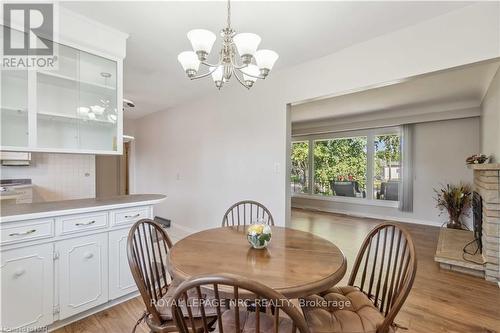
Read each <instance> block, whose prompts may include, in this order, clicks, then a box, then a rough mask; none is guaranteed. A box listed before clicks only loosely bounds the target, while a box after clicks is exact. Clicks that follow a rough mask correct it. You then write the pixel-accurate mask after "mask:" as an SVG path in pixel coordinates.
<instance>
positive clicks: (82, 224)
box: [75, 220, 95, 227]
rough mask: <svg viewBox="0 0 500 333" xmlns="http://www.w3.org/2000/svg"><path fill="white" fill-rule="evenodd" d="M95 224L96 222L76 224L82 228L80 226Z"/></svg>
mask: <svg viewBox="0 0 500 333" xmlns="http://www.w3.org/2000/svg"><path fill="white" fill-rule="evenodd" d="M94 223H95V220H92V221H90V222H85V223H81V222H78V223H75V225H76V226H79V227H80V226H84V225H91V224H94Z"/></svg>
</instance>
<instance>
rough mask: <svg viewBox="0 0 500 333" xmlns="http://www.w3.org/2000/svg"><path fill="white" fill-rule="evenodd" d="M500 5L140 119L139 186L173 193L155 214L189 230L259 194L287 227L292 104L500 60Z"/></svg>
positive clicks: (471, 9)
mask: <svg viewBox="0 0 500 333" xmlns="http://www.w3.org/2000/svg"><path fill="white" fill-rule="evenodd" d="M498 7H499V4H498V3H479V4H475V5H471V6H467V7H464V8H462V9H459V10H456V11H453V12H451V13H448V14H445V15H442V16H440V17H437V18H435V19H431V20H428V21H425V22H423V23H420V24H416V25H413V26H411V27H408V28H405V29H402V30H399V31H397V32H394V33H392V34H388V35H385V36H381V37H378V38H375V39H372V40H370V41H367V42H364V43H361V44H357V45H354V46H352V47H349V48H346V49H344V50H342V51H339V52H337V53H335V54H332V55H329V56H327V57H323V58H320V59H316V60H314V61H310V62H307V63H303V64H301V65H298V66H295V67H293V68H289V69H286V70H282V71H280V72H276V73H271V75H270V77H269V78H268V79H267V80H266V81H265V82H258V84H256V86H255V87H254V88H252V90H251V91H244V89H242V88H241V87H239V86H238V85H237V83H236V82H231V84H230V85H229V86H227V87H225V88H224V89H223V90H222V91H221V92H219V91H217V90H216V89H215V88H214V90H213V93H212V94H211V95H210V96H207V97H205V98H197V99H196V100H194V101H193V102H192V103H190V104H186V105H182V106H179V107H175V108H172V109H170V110H166V111H163V112H157V113H154V114H151V115H149V116H146V117H144V118H141V119H140V120H138V121H137V122H136V124H135V125H136V133H135V136H136V139H137V141H136V148H137V149H136V153H137V154H136V173H137V174H136V186H137V191H138V192H158V193H165V194H167V195H168V198H167V200H166V201H165V202H164V203H162V204H160V205H159V206H158V207H157V210H156V212H157V213H158V214H159V215H163V216H166V217H170V218H172V219H173V223H177V224H180V225H182V226H183V227H185V228H186V229H187V230H197V229H202V228H207V227H209V226H216V225H219V224H220V220H221V218H222V214H223V213H224V210H225V209H226V208H227V207H228V206H229V205H230V204H231V203H233V202H235V201H237V200H240V199H245V198H254V199H257V200H259V201H262V202H263V203H264V204H265V205H267V206H268V207H269V208H270V209H271V211H272V213H273V215H274V216H275V220H276V221H277V223H278V224H284V223H285V216H286V208H285V207H286V193H287V190H288V183H287V181H286V162H287V153H286V150H287V149H286V147H287V115H286V104H287V103H289V102H293V101H300V100H305V99H309V98H315V97H318V96H325V95H330V94H335V93H340V92H342V91H349V90H352V89H355V88H360V87H366V86H370V85H374V84H379V83H382V82H388V81H392V80H396V79H400V78H405V77H409V76H413V75H418V74H422V73H426V72H431V71H435V70H439V69H443V68H449V67H454V66H458V65H463V64H467V63H472V62H476V61H481V60H485V59H490V58H495V57H498V56H500V45H499V40H500V38H499V34H500V32H499V30H498V26H499V18H498ZM444 27H445V28H444ZM166 75H168V73H166ZM193 84H212V82H210V80H209V79H207V80H206V81H205V82H203V83H193ZM460 159H461V160H462V157H460ZM462 162H463V161H462ZM276 171H277V172H276ZM177 175H179V179H177Z"/></svg>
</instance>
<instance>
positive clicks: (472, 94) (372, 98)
mask: <svg viewBox="0 0 500 333" xmlns="http://www.w3.org/2000/svg"><path fill="white" fill-rule="evenodd" d="M499 66H500V62H498V61H497V62H486V63H479V64H473V65H469V66H465V67H461V68H456V69H450V70H446V71H440V72H437V73H429V74H426V75H422V76H419V77H416V78H410V79H408V80H407V81H403V82H400V83H395V84H392V85H388V86H385V87H380V88H374V89H368V90H364V91H360V92H355V93H350V94H345V95H341V96H337V97H331V98H326V99H321V100H317V101H314V102H309V103H304V104H300V105H297V106H294V107H293V108H292V122H294V123H298V122H305V121H315V120H320V119H328V118H330V119H331V118H335V117H344V116H347V115H354V114H363V113H369V112H375V111H388V110H410V109H413V110H415V109H418V110H422V112H426V110H427V108H429V107H432V108H434V109H435V108H436V106H441V107H442V108H443V109H442V110H441V111H445V110H446V108H447V107H451V108H466V107H477V106H479V105H480V104H481V102H482V100H483V98H484V96H485V94H486V92H487V90H488V88H489V85H490V83H491V81H492V79H493V77H494V75H495V73H496V72H497V71H498V70H499Z"/></svg>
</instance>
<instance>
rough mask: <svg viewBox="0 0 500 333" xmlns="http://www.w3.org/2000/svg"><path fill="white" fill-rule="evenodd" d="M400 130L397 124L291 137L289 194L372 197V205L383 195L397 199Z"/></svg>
mask: <svg viewBox="0 0 500 333" xmlns="http://www.w3.org/2000/svg"><path fill="white" fill-rule="evenodd" d="M399 132H400V131H399V128H394V127H392V128H383V129H371V130H363V131H355V132H345V133H334V134H330V135H313V136H308V137H301V138H300V141H293V142H292V150H291V151H292V153H291V165H292V168H291V169H292V170H291V171H292V172H291V187H292V193H294V194H295V195H309V196H313V197H317V198H318V197H321V198H339V197H346V198H351V199H342V200H371V202H373V203H374V204H375V203H376V202H379V203H380V204H381V202H382V200H383V201H386V202H391V201H392V202H397V201H398V199H399V188H400V182H401V139H400V133H399ZM338 200H340V199H338ZM388 204H389V203H388ZM389 205H392V204H389Z"/></svg>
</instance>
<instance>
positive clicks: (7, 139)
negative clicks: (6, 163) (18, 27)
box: [0, 31, 28, 148]
mask: <svg viewBox="0 0 500 333" xmlns="http://www.w3.org/2000/svg"><path fill="white" fill-rule="evenodd" d="M2 37H3V36H2ZM2 37H0V39H1V38H2ZM11 38H13V39H14V41H16V40H17V42H18V43H19V42H20V41H22V40H23V38H24V34H23V33H21V32H18V31H14V32H13V33H12V34H11ZM0 77H1V79H0V81H1V84H0V87H1V90H0V103H1V105H0V106H1V115H0V118H1V119H2V121H1V140H0V141H1V144H2V145H3V146H12V147H19V148H27V147H28V71H27V70H0Z"/></svg>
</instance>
